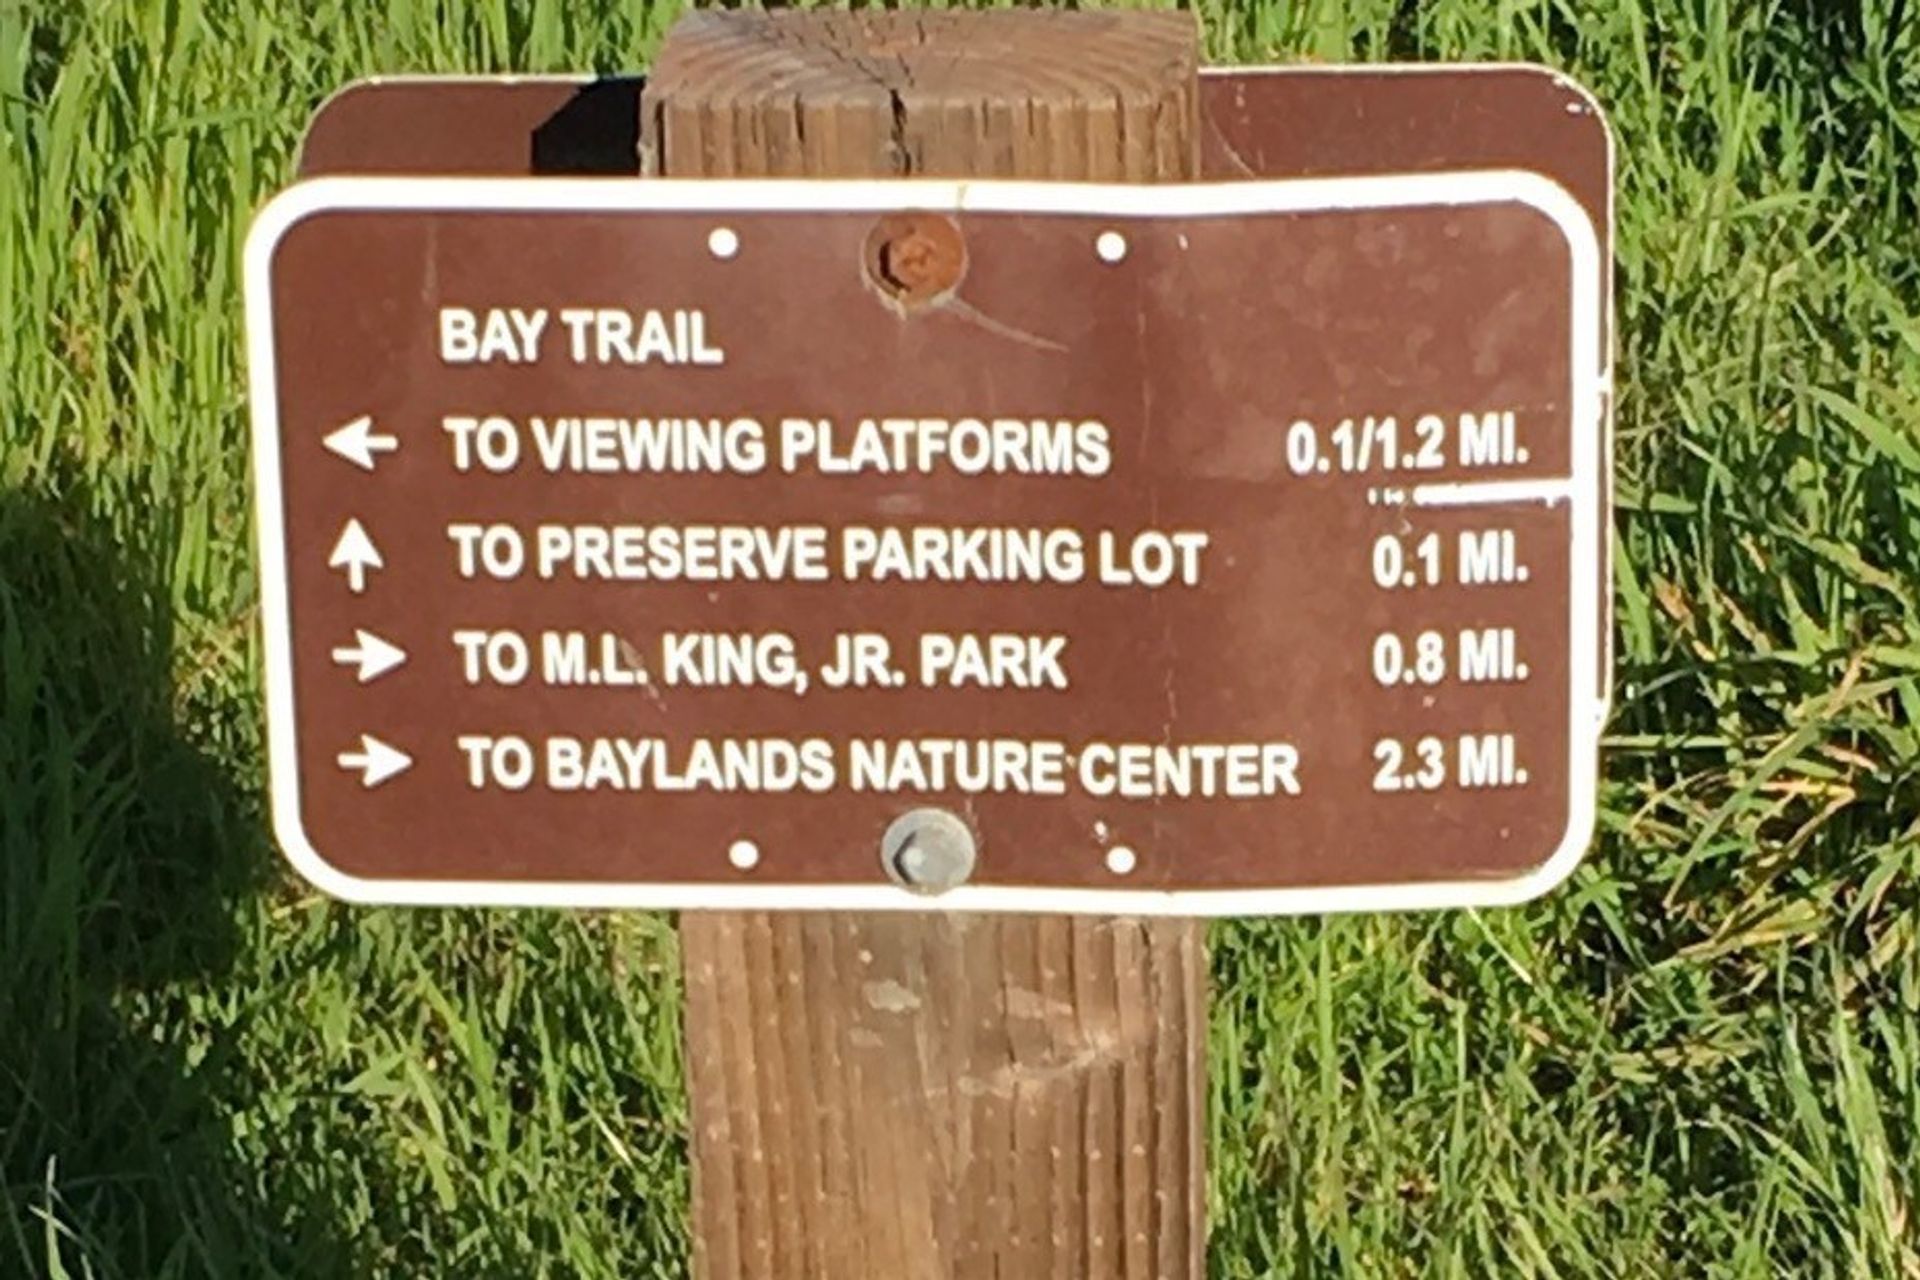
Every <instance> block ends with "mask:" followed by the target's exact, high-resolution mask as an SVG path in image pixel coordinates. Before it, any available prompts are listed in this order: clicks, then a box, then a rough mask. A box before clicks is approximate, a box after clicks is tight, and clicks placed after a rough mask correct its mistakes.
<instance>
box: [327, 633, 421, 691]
mask: <svg viewBox="0 0 1920 1280" xmlns="http://www.w3.org/2000/svg"><path fill="white" fill-rule="evenodd" d="M353 641H354V642H353V644H351V645H344V644H343V645H341V646H340V647H339V648H337V649H335V650H334V651H333V660H334V661H335V662H337V663H339V664H340V665H341V666H343V667H358V668H360V683H361V684H366V683H368V682H369V681H373V680H378V679H379V678H380V677H381V676H383V675H385V674H387V672H389V671H391V670H393V669H394V668H395V667H397V666H399V665H400V664H401V663H403V662H405V661H406V660H407V651H406V650H405V649H402V648H401V647H400V646H399V645H397V644H394V643H392V642H391V641H388V640H383V639H381V638H380V637H379V636H377V635H375V634H373V632H371V631H362V630H360V629H359V628H357V627H356V628H355V629H354V632H353Z"/></svg>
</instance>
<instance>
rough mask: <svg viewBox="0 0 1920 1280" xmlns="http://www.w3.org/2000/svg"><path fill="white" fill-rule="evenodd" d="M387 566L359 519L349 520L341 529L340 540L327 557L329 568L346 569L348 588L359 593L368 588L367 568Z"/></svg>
mask: <svg viewBox="0 0 1920 1280" xmlns="http://www.w3.org/2000/svg"><path fill="white" fill-rule="evenodd" d="M386 567H387V562H386V561H384V560H382V559H381V558H380V548H378V547H376V546H374V545H373V539H372V538H370V537H368V536H367V531H366V528H365V526H363V525H362V524H361V523H360V522H359V521H358V520H349V521H347V523H346V527H345V528H343V529H341V530H340V540H339V541H338V542H336V543H334V544H333V553H332V554H331V555H329V556H328V557H327V568H329V569H344V570H346V572H347V590H349V591H351V592H353V593H354V594H355V595H359V594H360V593H361V592H362V591H365V590H366V589H367V570H369V569H384V568H386Z"/></svg>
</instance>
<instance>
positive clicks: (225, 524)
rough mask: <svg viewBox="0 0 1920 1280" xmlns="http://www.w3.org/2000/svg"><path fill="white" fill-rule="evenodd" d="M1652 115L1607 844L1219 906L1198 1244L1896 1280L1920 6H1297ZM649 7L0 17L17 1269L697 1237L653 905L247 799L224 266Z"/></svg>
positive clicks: (580, 1262)
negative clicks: (300, 148)
mask: <svg viewBox="0 0 1920 1280" xmlns="http://www.w3.org/2000/svg"><path fill="white" fill-rule="evenodd" d="M1198 7H1199V8H1200V11H1201V13H1202V16H1203V18H1204V20H1205V23H1206V29H1207V34H1208V42H1209V45H1210V49H1211V52H1212V54H1213V55H1214V57H1215V58H1216V59H1218V60H1222V61H1226V60H1263V59H1264V60H1281V59H1291V58H1295V57H1300V56H1308V57H1315V58H1324V59H1333V58H1347V57H1357V58H1379V57H1388V56H1393V57H1423V58H1424V57H1445V58H1487V57H1498V58H1529V59H1538V60H1542V61H1546V62H1550V63H1554V64H1556V65H1559V66H1563V67H1565V68H1567V69H1569V70H1571V71H1573V72H1574V73H1576V74H1577V75H1578V76H1579V77H1580V78H1581V79H1583V80H1584V81H1585V82H1586V83H1587V84H1589V85H1590V86H1591V87H1592V88H1593V89H1595V90H1596V91H1597V92H1598V93H1599V95H1600V97H1601V98H1602V100H1603V101H1605V102H1606V103H1607V104H1608V106H1609V108H1610V110H1611V112H1612V117H1613V122H1614V125H1615V128H1616V130H1617V133H1618V135H1619V139H1620V143H1621V173H1620V205H1619V222H1620V255H1619V256H1620V306H1621V311H1620V321H1621V332H1622V338H1623V366H1622V369H1621V377H1620V383H1621V399H1620V418H1619V449H1618V453H1619V465H1620V477H1619V479H1620V494H1619V499H1620V501H1619V516H1618V521H1617V537H1618V548H1619V560H1618V574H1617V592H1618V595H1617V603H1618V608H1619V650H1620V669H1619V672H1618V692H1619V696H1618V704H1617V705H1618V710H1617V713H1616V715H1615V719H1614V723H1613V725H1612V726H1611V729H1610V736H1609V754H1608V759H1607V766H1606V781H1605V793H1604V797H1603V799H1604V813H1603V818H1602V825H1603V832H1604V834H1603V836H1602V838H1601V840H1600V843H1599V846H1598V848H1597V850H1596V851H1595V854H1594V856H1593V857H1592V859H1591V860H1590V862H1589V863H1588V864H1587V866H1586V867H1585V868H1584V869H1583V870H1582V871H1581V872H1580V873H1579V874H1578V875H1577V876H1576V877H1575V879H1574V881H1573V882H1572V883H1571V885H1570V886H1568V887H1567V888H1566V889H1565V890H1564V891H1562V892H1561V893H1560V894H1558V895H1556V896H1555V897H1553V898H1551V899H1550V900H1548V901H1546V902H1543V903H1541V904H1537V905H1535V906H1533V907H1531V908H1528V909H1526V910H1520V911H1504V912H1489V913H1477V914H1476V913H1459V914H1453V915H1447V916H1436V917H1426V918H1351V919H1342V920H1335V921H1329V922H1325V923H1315V922H1274V923H1260V924H1251V925H1235V926H1229V927H1223V928H1221V929H1219V930H1218V931H1217V933H1216V938H1215V952H1214V955H1215V960H1214V969H1215V983H1216V996H1215V1003H1214V1013H1213V1034H1214V1058H1213V1063H1214V1076H1213V1111H1212V1120H1211V1143H1212V1150H1213V1169H1212V1188H1211V1190H1212V1197H1211V1199H1212V1207H1213V1218H1214V1238H1213V1267H1214V1270H1215V1272H1216V1273H1217V1274H1218V1275H1220V1276H1226V1277H1243V1276H1268V1275H1276V1276H1335V1275H1338V1276H1389V1277H1398V1276H1459V1277H1485V1276H1564V1277H1618V1276H1642V1275H1647V1276H1684V1277H1707V1276H1714V1277H1719V1276H1727V1277H1735V1276H1741V1277H1748V1276H1750V1277H1772V1276H1777V1275H1783V1274H1784V1275H1793V1276H1807V1277H1825V1276H1833V1277H1852V1278H1855V1280H1916V1278H1920V1205H1916V1204H1915V1203H1914V1201H1915V1197H1916V1195H1917V1194H1920V827H1917V826H1916V822H1917V821H1920V207H1917V205H1916V201H1917V200H1920V6H1916V5H1911V4H1908V3H1904V2H1902V0H1872V2H1867V0H1773V2H1771V3H1768V2H1765V0H1745V2H1742V0H1637V3H1620V4H1618V5H1616V4H1613V3H1609V2H1607V0H1589V2H1587V3H1573V2H1572V0H1432V2H1431V3H1425V4H1416V3H1411V2H1408V3H1397V2H1395V0H1296V2H1293V3H1286V2H1282V0H1262V2H1259V3H1253V4H1247V3H1232V4H1228V3H1223V2H1221V0H1209V2H1207V3H1202V4H1201V5H1199V6H1198ZM671 17H672V10H671V8H670V6H659V7H656V6H654V5H652V4H648V3H641V2H640V0H631V2H629V3H626V4H614V3H601V4H593V3H589V2H588V0H540V2H536V3H529V4H522V5H516V6H511V7H510V6H508V5H506V4H504V3H501V2H500V0H481V2H476V3H473V4H457V3H452V2H450V0H449V2H447V3H436V2H434V0H385V2H384V3H381V4H369V3H360V2H358V0H352V2H350V0H300V2H297V3H296V2H295V0H274V2H271V3H269V2H268V0H262V2H261V3H258V4H245V3H241V0H146V2H144V3H143V2H140V0H88V2H87V3H84V4H82V3H66V2H64V0H0V143H3V145H0V1276H16V1275H19V1276H34V1275H48V1276H76V1277H78V1276H98V1277H140V1278H145V1277H174V1276H180V1277H185V1276H202V1275H209V1276H243V1275H245V1276H252V1275H264V1274H298V1275H313V1276H325V1277H333V1276H342V1277H344V1276H389V1275H390V1276H426V1275H459V1276H475V1277H503V1278H504V1277H526V1276H536V1275H555V1276H563V1275H564V1276H586V1277H598V1276H605V1277H613V1276H621V1277H632V1276H642V1275H676V1274H680V1273H681V1272H682V1270H683V1268H684V1265H685V1261H684V1260H685V1256H686V1248H687V1246H686V1241H685V1227H684V1209H685V1203H686V1196H687V1191H686V1174H685V1170H684V1150H685V1147H684V1125H685V1102H684V1098H683V1095H682V1092H681V1088H680V1083H679V1065H678V1052H679V1050H678V1041H677V1036H678V1033H677V1009H678V995H677V981H678V979H677V976H676V961H675V956H674V945H673V935H672V931H671V928H670V925H669V923H668V922H667V921H665V920H664V919H662V918H659V917H653V916H643V915H628V916H620V917H609V916H573V915H562V914H557V913H506V912H493V913H480V912H397V911H383V910H366V909H353V908H347V907H342V906H338V905H333V904H330V903H328V902H325V901H323V900H320V899H318V898H317V897H315V896H314V895H313V894H312V893H310V892H308V891H306V890H304V889H303V888H301V887H300V886H298V885H296V884H295V883H294V882H293V881H292V880H291V879H290V877H289V876H288V874H287V873H285V872H284V871H282V870H281V866H280V863H279V860H278V858H277V856H276V855H275V854H274V853H273V852H272V850H271V849H270V847H269V845H268V843H267V840H266V837H265V834H264V831H263V825H262V821H261V817H260V796H259V791H260V780H261V758H260V756H261V753H260V730H259V724H258V712H257V705H258V687H259V675H260V672H259V654H258V645H257V640H256V637H255V627H254V624H255V607H256V593H255V587H254V581H253V570H252V565H251V552H250V544H249V523H248V521H249V518H248V497H247V492H248V491H247V480H246V446H245V427H244V420H245V411H244V405H243V399H242V387H243V369H242V367H241V363H240V350H239V345H240V344H239V332H240V305H239V300H238V298H237V296H236V292H235V276H236V272H237V266H238V258H239V247H240V243H241V239H242V236H243V234H244V231H245V227H246V223H247V218H248V215H249V212H250V211H251V210H252V209H253V208H254V207H255V206H256V204H257V203H258V202H259V201H260V200H261V199H262V198H263V196H264V195H265V194H266V193H267V192H269V191H271V190H272V189H274V188H275V187H276V186H277V185H278V184H280V183H281V182H283V181H284V180H285V178H286V176H287V172H288V167H289V157H290V153H291V149H292V147H293V144H294V140H295V138H296V137H297V135H298V132H299V130H300V128H301V125H302V123H303V122H304V119H305V117H306V115H307V113H308V111H309V110H310V109H311V107H312V106H313V105H314V104H315V103H316V102H318V101H319V100H320V99H321V98H322V97H323V96H324V95H325V94H326V93H328V92H329V91H330V90H331V89H333V88H334V87H335V86H337V85H338V84H340V83H342V82H343V81H346V80H348V79H350V78H353V77H356V76H360V75H365V74H369V73H373V72H381V71H387V72H392V71H432V70H441V71H450V70H468V71H494V70H500V71H504V70H529V71H532V70H560V69H587V70H601V71H614V70H632V69H635V68H637V67H640V66H642V65H643V64H644V62H645V60H646V58H647V57H648V55H649V54H650V52H651V50H652V49H653V48H654V47H655V45H656V43H657V41H658V38H659V36H660V34H661V32H662V31H663V30H664V28H665V26H666V25H667V23H668V22H669V20H670V19H671Z"/></svg>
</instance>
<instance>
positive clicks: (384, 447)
mask: <svg viewBox="0 0 1920 1280" xmlns="http://www.w3.org/2000/svg"><path fill="white" fill-rule="evenodd" d="M321 443H322V444H324V445H326V446H327V448H329V449H331V450H333V451H334V452H335V453H337V454H339V455H340V456H341V457H343V458H345V459H346V460H347V461H348V462H351V463H352V464H353V465H354V466H356V467H358V468H360V469H361V470H362V471H371V470H373V455H375V454H376V453H392V452H393V451H394V450H395V449H398V448H399V447H400V442H399V441H398V440H396V439H394V438H393V437H392V436H388V435H376V434H375V433H374V430H373V419H372V418H371V417H367V416H365V415H362V416H360V417H358V418H355V419H354V420H353V421H352V422H349V423H347V424H346V425H345V426H344V427H338V428H335V429H334V430H333V431H330V432H328V433H327V435H326V437H325V438H324V439H322V440H321Z"/></svg>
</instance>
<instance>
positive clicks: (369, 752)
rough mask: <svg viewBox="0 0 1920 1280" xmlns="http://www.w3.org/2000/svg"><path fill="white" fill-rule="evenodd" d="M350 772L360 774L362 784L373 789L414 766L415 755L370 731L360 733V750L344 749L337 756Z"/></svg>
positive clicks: (342, 765) (368, 788) (343, 766)
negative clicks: (381, 739)
mask: <svg viewBox="0 0 1920 1280" xmlns="http://www.w3.org/2000/svg"><path fill="white" fill-rule="evenodd" d="M336 759H337V760H338V761H339V764H340V767H341V768H342V769H345V770H346V771H347V772H348V773H357V774H359V775H360V785H361V786H363V787H365V788H367V790H369V791H371V790H372V789H373V788H375V787H377V786H379V785H380V784H381V783H383V782H385V781H386V780H387V779H388V778H391V777H393V776H394V775H395V774H400V773H405V772H406V771H407V770H408V769H411V768H412V767H413V757H412V756H410V755H408V754H407V753H406V752H404V751H402V750H400V749H399V748H398V747H390V746H388V745H387V744H386V743H384V742H382V741H380V739H378V738H376V737H374V736H373V735H372V734H370V733H363V734H361V735H360V749H359V750H358V751H342V752H341V753H340V754H339V756H337V757H336Z"/></svg>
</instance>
